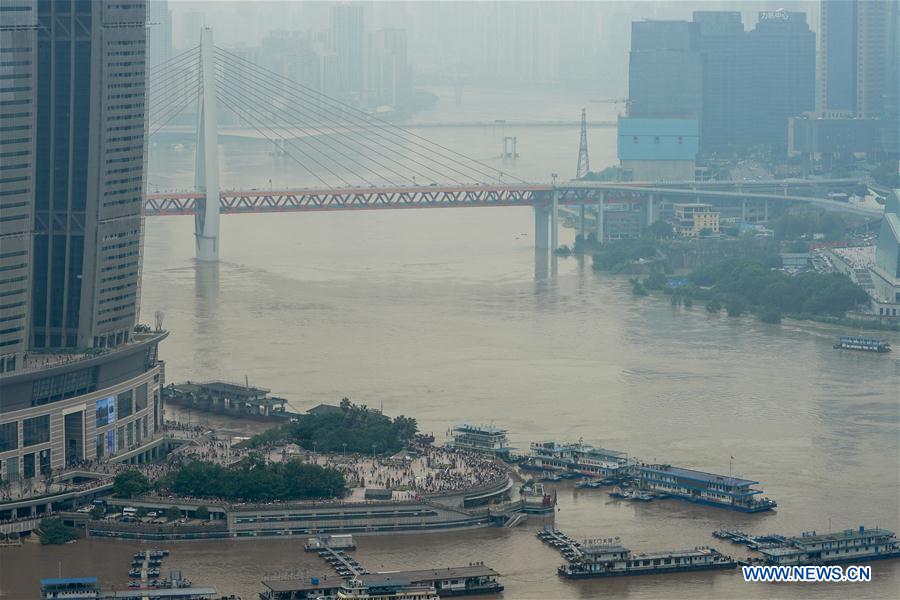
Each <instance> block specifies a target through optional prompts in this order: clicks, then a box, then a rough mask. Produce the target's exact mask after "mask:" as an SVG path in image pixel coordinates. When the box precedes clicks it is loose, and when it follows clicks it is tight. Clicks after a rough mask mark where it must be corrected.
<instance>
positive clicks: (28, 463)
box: [22, 452, 34, 479]
mask: <svg viewBox="0 0 900 600" xmlns="http://www.w3.org/2000/svg"><path fill="white" fill-rule="evenodd" d="M22 476H23V477H25V479H31V478H32V477H34V452H29V453H28V454H26V455H25V456H23V457H22Z"/></svg>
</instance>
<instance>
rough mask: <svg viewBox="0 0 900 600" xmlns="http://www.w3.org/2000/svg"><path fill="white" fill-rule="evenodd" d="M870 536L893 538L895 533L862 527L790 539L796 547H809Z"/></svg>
mask: <svg viewBox="0 0 900 600" xmlns="http://www.w3.org/2000/svg"><path fill="white" fill-rule="evenodd" d="M868 536H887V537H893V536H894V532H893V531H888V530H887V529H879V528H877V527H876V528H874V529H865V528H864V527H860V528H859V529H845V530H843V531H837V532H834V533H823V534H821V535H804V536H800V537H792V538H790V539H789V541H790V543H792V544H794V545H796V546H807V545H811V544H820V543H822V542H840V541H844V540H855V539H859V538H861V537H868Z"/></svg>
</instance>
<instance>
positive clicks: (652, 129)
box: [618, 117, 700, 181]
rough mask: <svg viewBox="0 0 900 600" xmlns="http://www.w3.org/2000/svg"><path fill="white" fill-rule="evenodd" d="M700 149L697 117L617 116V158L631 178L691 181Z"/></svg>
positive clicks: (639, 179) (637, 179)
mask: <svg viewBox="0 0 900 600" xmlns="http://www.w3.org/2000/svg"><path fill="white" fill-rule="evenodd" d="M699 149H700V124H699V121H697V119H650V118H628V117H620V118H619V133H618V155H619V161H620V163H621V166H622V169H623V170H625V171H626V172H630V175H631V177H630V178H631V179H632V180H634V181H660V180H669V181H690V180H693V179H694V161H695V159H696V157H697V152H698V151H699Z"/></svg>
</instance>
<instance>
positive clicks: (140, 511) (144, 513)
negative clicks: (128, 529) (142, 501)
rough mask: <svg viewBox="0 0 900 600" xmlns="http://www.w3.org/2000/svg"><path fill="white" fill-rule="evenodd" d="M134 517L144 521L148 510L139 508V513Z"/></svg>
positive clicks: (142, 507)
mask: <svg viewBox="0 0 900 600" xmlns="http://www.w3.org/2000/svg"><path fill="white" fill-rule="evenodd" d="M134 516H135V517H137V518H138V519H143V518H144V517H146V516H147V508H146V507H144V506H138V509H137V511H136V512H135V513H134Z"/></svg>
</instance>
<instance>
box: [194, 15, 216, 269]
mask: <svg viewBox="0 0 900 600" xmlns="http://www.w3.org/2000/svg"><path fill="white" fill-rule="evenodd" d="M215 69H216V66H215V47H214V46H213V33H212V28H210V27H204V28H202V29H201V30H200V77H201V79H202V84H201V88H200V97H199V98H198V99H197V115H198V117H197V152H196V155H195V157H194V185H195V186H196V189H197V191H199V192H201V193H203V194H204V196H205V199H204V200H203V206H202V207H200V210H198V211H197V212H196V214H195V216H194V239H195V243H196V244H195V246H196V256H197V260H200V261H207V262H214V261H217V260H219V130H218V122H217V118H218V115H217V111H216V70H215Z"/></svg>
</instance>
